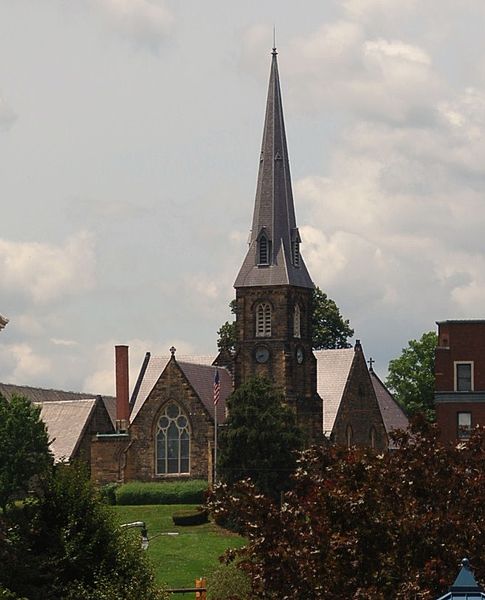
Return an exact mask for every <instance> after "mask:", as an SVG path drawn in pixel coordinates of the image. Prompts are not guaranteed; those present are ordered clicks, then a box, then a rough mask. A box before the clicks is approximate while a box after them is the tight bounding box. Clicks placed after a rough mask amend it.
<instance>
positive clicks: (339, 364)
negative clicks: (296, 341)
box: [313, 348, 355, 435]
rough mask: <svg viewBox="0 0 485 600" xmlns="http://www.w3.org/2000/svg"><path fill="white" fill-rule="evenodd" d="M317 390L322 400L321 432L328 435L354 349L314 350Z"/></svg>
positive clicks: (352, 359) (346, 378) (348, 372)
mask: <svg viewBox="0 0 485 600" xmlns="http://www.w3.org/2000/svg"><path fill="white" fill-rule="evenodd" d="M313 354H314V355H315V358H316V359H317V392H318V395H319V396H320V398H321V399H322V402H323V433H324V434H325V435H330V433H331V431H332V429H333V426H334V423H335V418H336V416H337V412H338V409H339V407H340V402H341V401H342V396H343V393H344V391H345V386H346V384H347V381H348V378H349V374H350V369H351V367H352V363H353V362H354V357H355V350H354V349H353V348H343V349H338V350H315V351H314V352H313Z"/></svg>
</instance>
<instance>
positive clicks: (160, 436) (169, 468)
mask: <svg viewBox="0 0 485 600" xmlns="http://www.w3.org/2000/svg"><path fill="white" fill-rule="evenodd" d="M157 425H158V426H157V432H156V440H155V441H156V454H157V455H156V469H157V475H166V474H170V475H172V474H178V473H190V428H189V420H188V418H187V415H185V414H184V412H183V411H182V409H181V408H180V406H179V405H178V404H176V403H175V402H169V403H168V404H167V405H166V407H165V409H164V411H163V412H162V414H161V416H160V418H159V420H158V424H157Z"/></svg>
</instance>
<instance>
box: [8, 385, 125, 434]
mask: <svg viewBox="0 0 485 600" xmlns="http://www.w3.org/2000/svg"><path fill="white" fill-rule="evenodd" d="M0 394H1V395H2V396H4V397H5V398H6V399H7V400H11V398H12V396H15V395H16V396H25V397H26V398H28V399H29V400H30V401H31V402H34V403H43V402H66V401H69V402H72V401H76V400H86V399H90V400H92V399H93V398H97V397H98V396H97V394H89V393H84V392H65V391H64V390H51V389H44V388H36V387H30V386H28V385H14V384H12V383H0ZM101 399H102V401H103V403H104V406H105V408H106V410H107V411H108V415H109V418H110V419H111V423H112V425H113V427H114V426H115V424H116V398H114V397H113V396H102V397H101Z"/></svg>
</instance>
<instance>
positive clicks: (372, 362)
mask: <svg viewBox="0 0 485 600" xmlns="http://www.w3.org/2000/svg"><path fill="white" fill-rule="evenodd" d="M367 362H368V363H369V371H370V372H371V373H373V372H374V366H373V365H374V363H375V362H376V361H375V360H374V359H373V358H372V356H371V357H370V358H369V360H368V361H367Z"/></svg>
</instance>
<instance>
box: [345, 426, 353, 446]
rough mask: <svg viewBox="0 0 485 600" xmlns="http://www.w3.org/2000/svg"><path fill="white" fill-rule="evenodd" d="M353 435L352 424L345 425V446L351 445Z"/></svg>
mask: <svg viewBox="0 0 485 600" xmlns="http://www.w3.org/2000/svg"><path fill="white" fill-rule="evenodd" d="M353 437H354V435H353V431H352V426H351V425H347V429H346V430H345V438H346V440H347V448H351V447H352V443H353Z"/></svg>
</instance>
